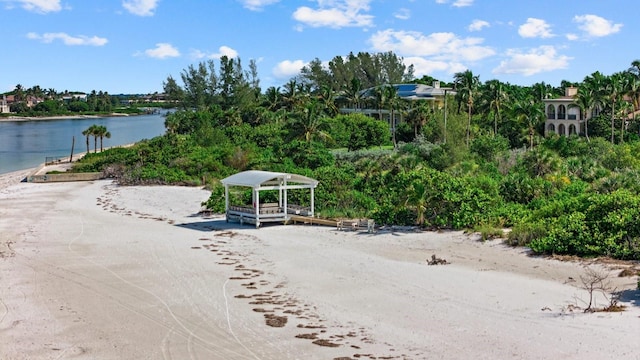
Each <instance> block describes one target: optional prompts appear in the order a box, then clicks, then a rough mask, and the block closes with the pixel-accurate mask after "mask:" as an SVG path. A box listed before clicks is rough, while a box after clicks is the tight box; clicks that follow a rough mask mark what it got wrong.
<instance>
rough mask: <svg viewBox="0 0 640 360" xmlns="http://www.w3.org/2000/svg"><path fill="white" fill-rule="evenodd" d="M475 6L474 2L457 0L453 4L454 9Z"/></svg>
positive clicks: (471, 0)
mask: <svg viewBox="0 0 640 360" xmlns="http://www.w3.org/2000/svg"><path fill="white" fill-rule="evenodd" d="M471 5H473V0H456V1H454V2H453V6H454V7H465V6H471Z"/></svg>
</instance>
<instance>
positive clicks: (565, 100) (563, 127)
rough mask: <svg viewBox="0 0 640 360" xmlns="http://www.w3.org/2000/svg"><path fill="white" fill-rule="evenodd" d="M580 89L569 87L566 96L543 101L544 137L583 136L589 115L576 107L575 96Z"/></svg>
mask: <svg viewBox="0 0 640 360" xmlns="http://www.w3.org/2000/svg"><path fill="white" fill-rule="evenodd" d="M577 92H578V88H575V87H568V88H566V89H565V94H564V96H562V97H559V98H556V99H543V100H542V102H543V103H544V109H545V113H546V116H547V118H546V121H545V122H544V135H545V136H548V135H551V134H558V135H561V136H569V135H583V134H584V127H585V126H584V123H585V121H586V119H587V115H586V114H583V113H582V112H581V111H580V108H579V107H577V106H576V105H575V101H574V96H575V95H576V94H577Z"/></svg>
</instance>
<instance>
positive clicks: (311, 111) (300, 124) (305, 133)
mask: <svg viewBox="0 0 640 360" xmlns="http://www.w3.org/2000/svg"><path fill="white" fill-rule="evenodd" d="M293 118H294V122H293V123H292V126H293V129H294V132H295V133H298V137H299V138H300V139H302V140H304V141H306V142H307V143H310V142H311V141H313V140H314V139H315V138H316V137H317V138H320V140H322V141H326V140H332V138H331V135H329V133H328V132H326V131H325V130H324V128H325V126H326V124H327V122H326V121H325V117H324V115H323V114H322V113H321V111H320V104H319V103H318V101H317V100H315V99H313V100H311V101H309V102H308V103H307V104H306V105H305V107H304V109H302V110H301V111H297V112H295V113H294V114H293Z"/></svg>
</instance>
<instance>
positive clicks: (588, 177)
mask: <svg viewBox="0 0 640 360" xmlns="http://www.w3.org/2000/svg"><path fill="white" fill-rule="evenodd" d="M639 65H640V62H637V61H636V62H634V63H633V66H632V68H631V69H629V70H625V71H622V72H620V73H617V74H613V75H611V76H605V75H602V74H600V73H594V74H592V75H589V76H587V77H586V78H585V79H584V81H582V82H581V83H570V82H567V81H562V83H561V86H560V87H558V88H554V87H551V86H550V85H547V84H544V83H538V84H534V85H533V86H530V87H523V86H516V85H511V84H508V83H502V82H500V81H498V80H489V81H487V82H484V83H482V82H480V80H479V77H478V76H477V75H474V74H473V73H472V72H471V71H470V70H467V71H465V72H461V73H458V74H456V75H455V78H454V83H452V84H444V83H443V84H442V85H443V86H447V85H449V86H454V87H455V90H456V95H455V96H451V95H450V96H449V98H448V101H447V106H446V107H443V108H439V107H437V106H433V105H432V104H431V103H418V102H414V103H410V102H404V101H402V100H401V99H400V98H399V97H398V96H397V93H395V91H394V90H395V89H394V88H393V87H391V86H388V85H385V84H393V83H400V82H408V81H412V82H417V83H426V84H429V85H430V84H431V83H432V81H433V80H435V79H433V78H430V77H423V78H422V79H413V75H412V69H411V68H406V67H405V66H404V65H403V64H402V59H399V58H398V57H396V56H395V55H394V54H392V53H384V54H368V53H359V54H357V55H354V54H350V55H349V56H347V57H345V58H343V57H336V58H334V59H333V60H332V61H331V62H330V63H329V65H328V67H324V66H322V64H321V63H320V61H313V62H311V63H310V64H309V65H308V66H306V67H305V68H304V69H303V71H302V73H301V75H300V76H298V77H296V78H294V79H291V80H290V81H289V82H288V83H286V84H285V85H284V86H283V87H282V88H277V87H271V88H268V89H267V90H266V91H264V92H263V91H261V89H260V86H259V80H258V77H257V72H256V67H255V63H254V62H251V63H250V64H249V70H247V71H245V70H244V69H243V67H242V65H241V62H240V60H239V59H229V58H226V57H223V58H222V59H221V60H220V65H219V70H218V71H216V68H215V64H214V62H213V61H209V62H205V63H200V64H198V65H197V66H190V67H189V68H187V69H185V70H183V72H182V73H181V80H182V84H183V85H178V83H177V81H176V80H175V79H173V78H171V77H169V78H168V79H167V80H166V81H165V82H164V88H165V92H166V93H167V95H168V96H169V98H170V99H171V101H172V102H174V104H175V105H176V106H178V107H179V108H180V109H179V110H177V111H175V112H173V113H172V114H170V115H169V116H167V118H166V122H165V125H166V129H167V132H166V134H165V135H164V136H161V137H157V138H154V139H151V140H148V141H143V142H141V143H139V144H137V145H136V146H134V147H131V148H118V149H111V150H107V151H105V152H103V153H98V154H88V155H87V156H86V157H85V158H84V159H83V161H82V162H81V163H80V165H79V166H78V167H77V168H76V170H77V171H84V170H90V171H96V170H98V171H105V172H107V173H108V174H110V175H113V176H116V177H118V179H119V181H120V182H121V183H123V184H140V183H163V184H167V183H168V184H187V185H206V186H208V187H209V188H210V189H211V191H212V195H211V198H210V199H209V201H208V202H207V204H206V205H207V206H208V207H209V208H211V209H213V210H215V211H222V210H223V209H224V201H223V199H222V196H223V190H222V186H221V185H220V184H219V182H218V179H221V178H224V177H226V176H228V175H231V174H233V173H236V172H238V171H243V170H247V169H263V170H270V171H282V172H292V173H299V174H303V175H307V176H310V177H313V178H316V179H318V180H319V181H320V185H319V187H318V189H317V190H316V210H317V213H318V214H319V215H320V216H325V217H338V216H350V217H355V216H359V217H365V216H366V217H371V218H374V219H375V220H376V222H377V223H380V224H416V225H419V226H423V227H428V228H453V229H465V228H475V229H501V228H503V227H510V228H512V231H511V232H510V234H509V238H508V242H509V243H511V244H514V245H516V244H517V245H528V246H530V247H531V248H532V249H533V250H534V251H537V252H539V253H549V254H551V253H555V254H576V255H580V256H598V255H606V256H611V257H616V258H621V259H640V223H639V222H638V220H637V219H638V218H640V181H639V180H640V155H639V154H640V142H639V141H638V135H637V133H638V130H639V129H640V128H639V127H638V122H637V121H636V120H635V119H634V118H633V116H629V115H630V114H634V112H635V111H637V110H638V105H639V103H638V99H639V98H640V90H639V89H640V85H639V84H640V72H639V71H638V70H639ZM567 86H578V87H579V92H578V96H577V97H576V102H577V104H578V105H579V106H580V107H581V108H582V109H583V110H584V111H585V112H587V111H588V112H591V111H594V110H597V113H598V115H597V116H596V117H594V118H593V119H592V120H590V121H589V123H588V128H587V131H588V133H587V134H581V135H582V136H580V137H578V136H572V137H560V136H549V137H547V138H545V137H543V136H542V134H543V123H544V120H545V113H544V109H543V106H542V103H541V99H544V98H548V97H557V96H559V95H561V94H564V88H565V87H567ZM369 87H376V88H375V90H374V91H373V94H372V95H371V96H363V95H362V94H363V93H362V90H364V89H367V88H369ZM342 107H349V108H363V107H368V108H373V109H385V110H390V111H391V112H396V113H398V114H402V117H403V121H402V122H401V123H400V124H399V125H398V126H397V127H395V128H392V127H390V126H389V123H388V122H387V121H384V120H383V121H381V120H378V119H375V118H372V117H367V116H364V115H362V114H357V113H352V114H340V112H339V111H338V109H339V108H342ZM445 119H446V122H445ZM584 135H588V137H586V136H584ZM236 196H246V194H237V195H236ZM304 201H305V199H304V198H301V199H296V202H304Z"/></svg>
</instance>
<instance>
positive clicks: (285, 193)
mask: <svg viewBox="0 0 640 360" xmlns="http://www.w3.org/2000/svg"><path fill="white" fill-rule="evenodd" d="M283 184H284V218H285V219H286V220H289V209H287V206H288V204H287V197H288V195H287V178H286V177H284V178H283Z"/></svg>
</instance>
